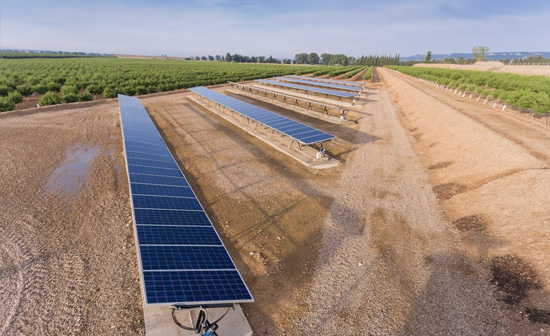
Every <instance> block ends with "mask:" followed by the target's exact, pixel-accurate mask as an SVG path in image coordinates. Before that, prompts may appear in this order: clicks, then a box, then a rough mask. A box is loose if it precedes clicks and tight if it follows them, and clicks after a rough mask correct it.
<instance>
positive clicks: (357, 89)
mask: <svg viewBox="0 0 550 336" xmlns="http://www.w3.org/2000/svg"><path fill="white" fill-rule="evenodd" d="M273 78H274V79H277V80H280V81H284V82H290V83H297V84H305V85H314V86H321V87H323V88H328V89H338V90H346V91H352V92H355V93H356V94H357V93H359V92H360V91H361V88H360V87H355V86H349V85H341V84H333V83H323V82H314V81H308V80H305V79H296V78H288V77H273Z"/></svg>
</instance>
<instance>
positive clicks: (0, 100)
mask: <svg viewBox="0 0 550 336" xmlns="http://www.w3.org/2000/svg"><path fill="white" fill-rule="evenodd" d="M11 110H15V104H14V103H13V102H12V101H10V100H9V99H8V98H6V97H0V112H4V111H11Z"/></svg>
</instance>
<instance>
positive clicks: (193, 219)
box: [134, 208, 212, 227]
mask: <svg viewBox="0 0 550 336" xmlns="http://www.w3.org/2000/svg"><path fill="white" fill-rule="evenodd" d="M134 218H135V221H136V224H139V225H174V226H186V225H187V226H191V225H198V226H210V227H211V226H212V223H210V220H209V219H208V217H207V216H206V214H205V213H204V211H195V210H189V211H181V210H159V209H135V208H134Z"/></svg>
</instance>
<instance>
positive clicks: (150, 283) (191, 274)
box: [143, 270, 250, 305]
mask: <svg viewBox="0 0 550 336" xmlns="http://www.w3.org/2000/svg"><path fill="white" fill-rule="evenodd" d="M143 278H144V283H145V293H146V300H147V302H169V301H171V300H175V301H176V302H187V303H188V304H189V305H201V304H202V302H204V301H206V302H220V303H224V302H227V303H232V302H235V298H236V297H237V298H242V297H250V293H249V291H248V288H246V285H245V284H244V282H243V281H242V279H241V276H240V274H239V272H237V271H236V270H228V271H225V270H224V271H204V270H201V271H172V272H157V271H150V272H144V274H143Z"/></svg>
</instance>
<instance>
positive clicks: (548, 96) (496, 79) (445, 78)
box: [388, 66, 550, 114]
mask: <svg viewBox="0 0 550 336" xmlns="http://www.w3.org/2000/svg"><path fill="white" fill-rule="evenodd" d="M388 68H390V69H394V70H397V71H399V72H402V73H405V74H407V75H411V76H414V77H418V78H422V79H425V80H429V81H433V82H436V83H437V84H439V85H444V86H449V87H453V88H458V89H459V90H461V91H467V92H470V93H475V94H479V95H482V96H484V97H489V98H492V99H498V100H499V101H502V102H505V103H507V104H509V105H513V106H516V107H518V108H520V109H522V110H532V111H533V112H535V113H537V114H548V113H549V111H550V77H546V76H526V75H516V74H509V73H496V72H490V71H474V70H453V69H438V68H420V67H403V66H388Z"/></svg>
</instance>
